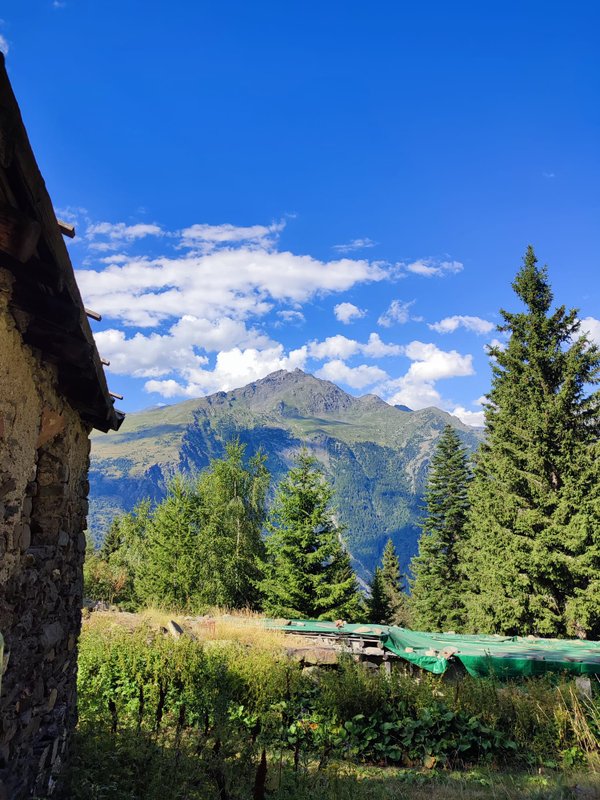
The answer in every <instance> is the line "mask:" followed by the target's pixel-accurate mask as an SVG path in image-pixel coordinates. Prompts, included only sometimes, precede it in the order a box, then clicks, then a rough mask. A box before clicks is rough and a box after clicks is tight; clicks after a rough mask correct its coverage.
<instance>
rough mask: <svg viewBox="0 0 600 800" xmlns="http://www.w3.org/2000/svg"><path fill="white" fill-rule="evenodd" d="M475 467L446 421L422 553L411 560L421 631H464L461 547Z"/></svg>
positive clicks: (432, 474)
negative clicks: (471, 479)
mask: <svg viewBox="0 0 600 800" xmlns="http://www.w3.org/2000/svg"><path fill="white" fill-rule="evenodd" d="M469 480H470V470H469V465H468V457H467V453H466V451H465V450H464V448H463V447H462V445H461V441H460V439H459V437H458V436H457V434H456V431H455V430H454V429H453V428H452V427H451V426H450V425H447V426H446V427H445V428H444V432H443V434H442V437H441V439H440V441H439V444H438V446H437V449H436V451H435V454H434V456H433V459H432V461H431V467H430V470H429V477H428V480H427V487H426V489H425V518H424V519H423V522H422V526H421V528H422V533H421V538H420V539H419V553H418V555H417V556H415V558H413V560H412V562H411V572H412V575H413V579H412V585H411V610H412V616H413V626H414V627H415V628H418V629H419V630H432V631H448V630H455V631H457V630H461V629H462V625H463V622H464V608H463V599H462V595H463V585H462V579H461V578H462V576H461V572H460V565H459V552H460V547H461V545H462V542H463V539H464V535H465V525H466V521H467V512H468V509H469V501H468V497H467V490H468V484H469Z"/></svg>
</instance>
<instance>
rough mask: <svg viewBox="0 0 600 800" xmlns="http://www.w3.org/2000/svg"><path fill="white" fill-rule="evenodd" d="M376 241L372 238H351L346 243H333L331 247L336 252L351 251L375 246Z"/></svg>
mask: <svg viewBox="0 0 600 800" xmlns="http://www.w3.org/2000/svg"><path fill="white" fill-rule="evenodd" d="M376 244H377V242H374V241H373V240H372V239H368V238H365V239H352V241H351V242H348V243H347V244H334V246H333V249H334V250H337V251H338V253H351V252H352V251H354V250H364V249H365V248H366V247H375V245H376Z"/></svg>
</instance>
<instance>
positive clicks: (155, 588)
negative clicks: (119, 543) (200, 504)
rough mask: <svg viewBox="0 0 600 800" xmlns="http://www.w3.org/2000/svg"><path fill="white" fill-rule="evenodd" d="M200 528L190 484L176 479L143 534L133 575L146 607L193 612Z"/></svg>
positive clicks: (197, 585)
mask: <svg viewBox="0 0 600 800" xmlns="http://www.w3.org/2000/svg"><path fill="white" fill-rule="evenodd" d="M199 533H200V529H199V526H198V516H197V497H196V496H195V494H194V492H193V489H192V487H191V485H190V484H189V483H188V482H186V481H185V480H184V479H183V478H182V477H180V476H179V477H176V478H174V480H173V481H172V482H171V484H170V485H169V490H168V493H167V497H166V499H165V500H163V502H162V503H161V504H160V505H159V506H157V508H156V509H155V511H154V513H153V514H152V515H151V517H150V519H149V522H148V525H147V527H146V529H145V531H144V541H143V563H142V564H141V569H140V570H139V571H138V572H137V574H136V576H135V587H136V592H137V595H138V597H139V599H140V600H141V602H142V603H143V604H145V605H156V606H161V607H164V608H181V609H189V610H191V609H194V608H196V607H197V598H198V593H199V590H200V587H201V581H202V577H203V576H202V569H201V564H200V559H199V558H198V554H199V547H198V539H199Z"/></svg>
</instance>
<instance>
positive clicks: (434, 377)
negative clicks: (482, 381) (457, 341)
mask: <svg viewBox="0 0 600 800" xmlns="http://www.w3.org/2000/svg"><path fill="white" fill-rule="evenodd" d="M404 354H405V355H406V356H408V358H410V359H411V361H412V364H411V365H410V367H409V369H408V372H407V373H406V374H405V375H403V376H402V377H400V378H396V379H395V380H391V381H388V382H387V383H385V384H383V386H382V387H381V391H382V392H383V393H384V395H385V396H386V397H387V398H388V402H389V403H391V404H392V405H405V406H408V407H409V408H414V409H418V408H425V407H427V406H431V405H436V406H440V407H444V406H445V405H447V403H445V402H444V401H443V400H442V397H441V395H440V393H439V392H438V390H437V389H436V388H435V382H436V381H438V380H441V379H445V378H456V377H461V376H466V375H473V374H474V369H473V356H472V355H462V354H461V353H458V352H457V351H456V350H449V351H446V350H440V348H439V347H437V346H436V345H434V344H430V343H425V342H419V341H414V342H410V344H408V345H406V346H405V347H404Z"/></svg>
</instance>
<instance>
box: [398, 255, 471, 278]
mask: <svg viewBox="0 0 600 800" xmlns="http://www.w3.org/2000/svg"><path fill="white" fill-rule="evenodd" d="M402 266H403V268H404V269H405V270H406V271H407V272H411V273H413V274H414V275H422V276H423V277H424V278H434V277H435V278H441V277H444V275H452V274H454V273H456V272H461V271H462V269H463V264H462V263H461V262H460V261H441V260H439V259H435V258H420V259H418V260H417V261H411V262H410V263H408V264H403V265H402Z"/></svg>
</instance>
